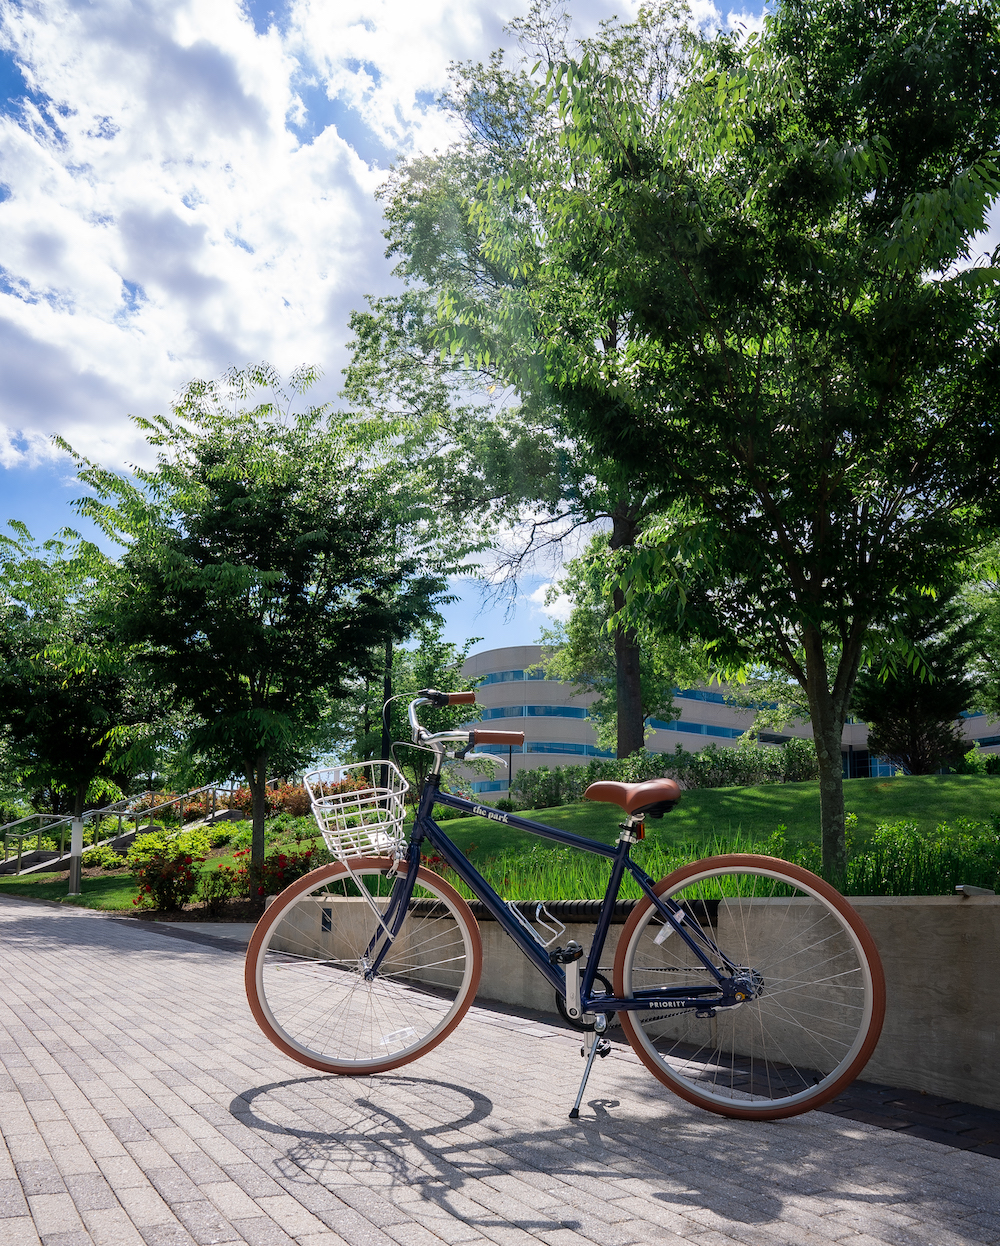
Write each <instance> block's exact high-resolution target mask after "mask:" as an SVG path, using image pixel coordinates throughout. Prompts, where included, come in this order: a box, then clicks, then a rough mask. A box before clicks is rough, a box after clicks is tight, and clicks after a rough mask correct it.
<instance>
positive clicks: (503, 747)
mask: <svg viewBox="0 0 1000 1246" xmlns="http://www.w3.org/2000/svg"><path fill="white" fill-rule="evenodd" d="M476 752H477V753H496V754H497V755H498V756H503V757H506V756H507V754H508V753H523V752H524V747H523V745H520V744H511V745H507V744H477V745H476Z"/></svg>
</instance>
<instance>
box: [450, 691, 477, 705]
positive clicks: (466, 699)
mask: <svg viewBox="0 0 1000 1246" xmlns="http://www.w3.org/2000/svg"><path fill="white" fill-rule="evenodd" d="M475 703H476V694H475V693H474V692H449V693H448V704H449V705H475Z"/></svg>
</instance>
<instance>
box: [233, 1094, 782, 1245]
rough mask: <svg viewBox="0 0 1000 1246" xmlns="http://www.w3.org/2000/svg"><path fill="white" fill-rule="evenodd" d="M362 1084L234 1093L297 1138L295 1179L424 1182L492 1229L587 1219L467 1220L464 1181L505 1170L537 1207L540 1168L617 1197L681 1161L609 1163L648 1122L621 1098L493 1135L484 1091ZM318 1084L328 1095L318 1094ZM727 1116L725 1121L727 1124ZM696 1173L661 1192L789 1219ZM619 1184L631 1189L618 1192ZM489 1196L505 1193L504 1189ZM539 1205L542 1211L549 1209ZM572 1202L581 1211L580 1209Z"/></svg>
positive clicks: (461, 1215) (567, 1190) (287, 1157)
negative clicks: (333, 1097)
mask: <svg viewBox="0 0 1000 1246" xmlns="http://www.w3.org/2000/svg"><path fill="white" fill-rule="evenodd" d="M354 1080H355V1079H352V1081H354ZM358 1080H361V1079H358ZM363 1080H364V1082H365V1083H367V1084H366V1085H365V1086H364V1088H363V1089H361V1088H359V1090H360V1093H358V1094H357V1095H356V1096H348V1097H347V1098H346V1099H338V1100H337V1101H336V1103H335V1104H331V1103H330V1101H329V1096H328V1094H327V1093H326V1090H327V1088H328V1087H329V1086H330V1084H331V1082H333V1083H334V1084H336V1085H343V1079H340V1078H336V1079H331V1078H329V1077H327V1076H324V1075H322V1074H320V1075H316V1076H311V1077H305V1078H292V1079H289V1080H288V1081H284V1082H271V1083H268V1084H266V1085H263V1086H259V1087H256V1088H254V1089H252V1090H247V1091H244V1092H243V1093H242V1094H241V1095H239V1096H237V1097H236V1098H235V1099H233V1101H232V1103H231V1104H230V1109H229V1110H230V1111H231V1112H232V1114H233V1115H234V1116H235V1117H236V1118H237V1119H238V1120H239V1121H240V1122H241V1123H242V1124H244V1125H246V1126H247V1127H248V1128H251V1129H254V1130H256V1131H258V1132H260V1133H263V1134H267V1135H270V1136H271V1137H272V1138H273V1139H274V1140H275V1142H277V1139H278V1138H281V1139H287V1142H288V1143H289V1144H290V1145H288V1146H287V1149H286V1150H285V1152H284V1157H283V1165H282V1166H284V1167H285V1176H286V1177H288V1178H290V1179H292V1180H307V1181H309V1182H310V1183H312V1182H316V1183H318V1184H320V1185H323V1186H326V1187H327V1188H333V1189H335V1190H336V1189H337V1187H338V1186H339V1187H344V1185H345V1183H347V1182H354V1181H358V1180H359V1179H361V1180H362V1181H363V1184H364V1186H365V1188H367V1189H369V1190H380V1191H381V1192H382V1193H383V1194H384V1196H385V1197H387V1198H389V1199H390V1200H391V1198H392V1191H393V1190H398V1189H401V1188H405V1189H407V1190H418V1191H419V1194H420V1198H421V1200H423V1201H425V1202H430V1203H434V1204H436V1205H438V1206H439V1207H440V1208H441V1209H442V1210H443V1211H445V1212H447V1213H448V1214H449V1215H452V1216H455V1217H456V1218H457V1219H461V1220H464V1221H467V1222H468V1223H470V1224H473V1225H477V1226H481V1227H484V1228H485V1227H490V1226H493V1225H496V1226H500V1225H515V1226H517V1227H519V1228H522V1229H525V1230H529V1231H531V1230H539V1229H540V1230H543V1231H552V1230H555V1229H558V1228H568V1229H574V1230H578V1229H580V1227H581V1226H580V1222H579V1221H578V1220H576V1219H573V1218H572V1216H571V1215H570V1218H565V1217H564V1216H561V1215H558V1214H556V1215H554V1216H553V1218H551V1219H542V1218H538V1219H524V1218H516V1217H512V1218H505V1219H500V1220H494V1219H492V1218H491V1217H490V1216H489V1212H488V1209H487V1208H484V1209H483V1210H484V1213H485V1215H484V1218H479V1217H477V1218H475V1219H474V1220H469V1216H468V1210H467V1207H466V1208H465V1209H464V1210H463V1211H462V1212H459V1211H456V1210H454V1209H453V1208H452V1207H451V1206H450V1205H449V1200H450V1198H451V1196H452V1195H453V1194H457V1193H460V1192H465V1193H466V1194H467V1195H468V1197H470V1198H472V1199H473V1201H475V1199H476V1194H475V1192H473V1191H470V1190H468V1189H467V1188H466V1187H469V1186H470V1185H473V1184H474V1183H476V1182H480V1181H484V1180H488V1179H490V1178H496V1177H497V1176H498V1175H499V1174H501V1173H502V1174H505V1175H507V1176H510V1177H513V1178H514V1179H515V1180H518V1179H524V1202H526V1203H528V1204H529V1205H530V1204H531V1200H532V1197H533V1196H534V1195H536V1194H537V1187H536V1185H535V1184H533V1182H537V1178H538V1176H539V1175H545V1176H547V1177H551V1178H552V1179H553V1180H554V1181H558V1179H559V1178H561V1177H566V1178H568V1179H570V1180H571V1181H578V1180H579V1179H580V1178H581V1177H585V1178H589V1179H590V1180H595V1181H600V1182H602V1183H606V1185H607V1187H608V1188H607V1191H606V1193H605V1194H604V1195H603V1197H604V1198H606V1199H608V1200H610V1199H614V1198H616V1197H624V1196H626V1195H627V1194H628V1193H630V1190H629V1189H627V1188H626V1185H625V1183H626V1179H627V1178H630V1177H632V1176H636V1175H638V1176H641V1177H642V1178H643V1179H644V1180H646V1181H654V1182H656V1183H657V1184H661V1185H662V1184H663V1182H664V1180H665V1179H666V1177H667V1175H668V1174H669V1172H670V1170H671V1169H672V1168H674V1167H676V1163H666V1164H664V1170H665V1172H664V1174H663V1175H662V1176H660V1177H659V1178H658V1176H657V1174H654V1173H650V1172H649V1171H648V1162H649V1155H648V1154H646V1155H644V1156H643V1157H642V1158H643V1160H644V1163H643V1164H642V1167H643V1168H644V1169H647V1170H646V1171H641V1172H639V1171H637V1172H635V1173H632V1172H623V1171H620V1170H618V1169H616V1168H613V1167H611V1166H610V1162H609V1160H610V1159H613V1160H615V1161H617V1160H620V1159H621V1158H622V1157H623V1156H624V1155H625V1154H627V1153H628V1151H629V1150H630V1148H631V1146H632V1137H633V1135H635V1133H636V1131H637V1129H643V1128H645V1126H644V1124H643V1123H641V1122H638V1121H636V1120H634V1119H631V1118H628V1119H624V1120H620V1119H618V1118H616V1117H615V1116H613V1115H612V1113H611V1109H614V1108H618V1107H620V1106H621V1101H620V1100H618V1099H611V1098H603V1099H593V1100H590V1101H589V1103H588V1104H587V1105H586V1106H588V1107H590V1108H591V1110H592V1111H593V1112H594V1113H595V1115H594V1117H591V1118H582V1119H580V1120H576V1121H570V1120H568V1119H567V1120H566V1123H565V1124H564V1125H559V1126H557V1127H554V1128H553V1127H551V1126H550V1127H548V1128H545V1127H542V1128H538V1129H531V1128H525V1129H523V1130H514V1131H508V1130H506V1129H504V1128H503V1127H502V1126H498V1125H495V1124H494V1125H490V1126H488V1127H487V1128H488V1130H489V1134H488V1135H487V1134H486V1131H484V1130H483V1129H481V1128H480V1129H475V1127H476V1126H481V1125H482V1124H483V1123H484V1122H487V1121H488V1120H489V1118H490V1117H491V1116H492V1115H493V1113H494V1104H493V1101H492V1100H491V1099H490V1098H489V1097H488V1096H487V1095H485V1094H484V1093H483V1092H482V1091H480V1090H477V1089H473V1088H471V1087H468V1086H462V1085H458V1084H456V1083H452V1082H446V1081H442V1080H439V1079H434V1078H419V1077H404V1076H392V1075H386V1074H381V1075H379V1076H378V1077H377V1078H376V1077H372V1078H365V1079H363ZM310 1090H312V1091H315V1092H319V1093H318V1094H310V1093H309V1091H310ZM331 1109H332V1110H333V1111H335V1112H336V1114H337V1127H336V1128H335V1129H330V1128H329V1126H328V1127H327V1128H317V1127H310V1124H312V1125H314V1126H316V1125H318V1124H319V1122H320V1120H325V1121H326V1122H329V1120H330V1116H331ZM727 1124H728V1122H720V1125H722V1127H725V1126H726V1125H727ZM467 1131H472V1132H471V1133H470V1132H467ZM498 1152H501V1153H502V1155H498ZM609 1152H614V1154H613V1155H609ZM498 1160H499V1161H500V1162H499V1163H498ZM522 1174H523V1177H522ZM691 1176H692V1173H691V1172H690V1170H687V1171H685V1173H684V1177H685V1180H683V1181H682V1182H681V1183H680V1185H679V1186H678V1187H677V1188H676V1189H669V1190H664V1189H661V1190H660V1191H657V1192H655V1193H654V1194H653V1197H654V1198H657V1199H662V1200H663V1201H665V1202H667V1203H674V1202H677V1203H678V1204H682V1203H686V1204H687V1205H691V1204H696V1205H698V1206H701V1207H703V1208H704V1209H705V1210H708V1211H715V1212H717V1213H718V1214H720V1215H725V1216H726V1217H727V1218H728V1219H730V1220H732V1219H736V1220H739V1221H741V1222H744V1223H748V1224H764V1223H769V1222H772V1221H775V1220H778V1219H780V1217H781V1213H782V1207H783V1203H782V1200H781V1198H780V1197H779V1196H778V1195H777V1194H774V1195H770V1194H767V1193H766V1192H765V1191H763V1190H761V1189H760V1188H757V1189H755V1190H754V1191H753V1193H752V1194H751V1193H750V1192H749V1191H747V1192H746V1194H745V1197H744V1198H742V1199H741V1200H740V1201H739V1202H738V1203H737V1204H736V1205H735V1214H734V1201H733V1196H732V1193H731V1192H725V1193H723V1192H721V1191H720V1190H719V1188H718V1182H717V1181H716V1182H712V1181H706V1186H705V1188H704V1189H696V1188H694V1187H693V1186H692V1184H691V1181H690V1177H691ZM618 1182H620V1183H621V1188H620V1190H618V1191H616V1190H615V1188H614V1187H615V1184H616V1183H618ZM555 1192H556V1191H555V1190H550V1191H548V1193H555ZM559 1192H560V1193H562V1194H564V1195H565V1197H566V1198H567V1200H570V1199H573V1198H575V1197H577V1193H578V1192H577V1191H575V1190H574V1188H573V1187H572V1186H569V1185H564V1186H561V1187H559ZM490 1194H491V1196H494V1197H495V1196H496V1190H495V1189H492V1190H491V1191H490ZM539 1210H540V1211H542V1213H543V1215H544V1208H539ZM563 1210H564V1211H565V1212H568V1213H572V1211H573V1210H575V1209H574V1208H572V1207H565V1208H564V1209H563ZM678 1210H680V1206H679V1207H678Z"/></svg>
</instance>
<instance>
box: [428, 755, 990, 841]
mask: <svg viewBox="0 0 1000 1246" xmlns="http://www.w3.org/2000/svg"><path fill="white" fill-rule="evenodd" d="M844 796H845V802H846V805H847V811H848V813H856V814H857V815H858V825H857V829H856V831H855V832H854V839H855V842H856V844H858V845H859V846H860V845H861V844H864V843H867V841H868V840H869V839H870V838H871V836H872V834H873V832H874V830H875V827H876V825H877V823H879V822H882V821H895V820H896V819H899V818H906V819H908V820H909V821H912V822H915V823H916V824H917V827H918V829H919V830H921V831H925V832H929V831H932V830H934V828H935V827H936V826H937V825H938V824H939V823H941V822H954V821H955V819H957V818H973V819H977V820H981V819H986V818H988V817H989V815H990V814H992V813H998V812H1000V776H998V775H989V776H980V775H964V774H949V775H937V774H932V775H902V776H899V777H898V778H894V779H851V780H850V781H849V782H847V783H845V784H844ZM524 816H525V817H529V818H532V819H533V820H535V821H539V822H545V823H547V824H548V825H550V826H554V827H558V828H559V829H560V830H568V831H573V832H575V833H576V834H578V835H587V836H590V837H592V838H594V839H600V840H603V841H604V842H605V843H611V842H612V841H613V840H614V839H615V838H616V836H617V834H618V823H619V822H620V821H621V815H620V813H619V811H618V809H617V808H616V807H615V806H613V805H598V804H591V803H590V802H589V801H586V802H583V803H582V804H578V805H563V806H561V807H560V808H557V809H543V810H535V811H531V812H529V813H526V814H525V815H524ZM779 825H784V826H785V827H786V828H787V831H786V835H787V838H788V840H789V842H790V843H793V844H805V843H810V842H811V843H818V842H819V784H818V783H815V782H812V783H774V784H767V785H764V786H761V787H727V788H711V789H702V790H698V791H691V792H685V793H684V794H683V795H682V797H681V800H680V802H679V804H678V805H677V808H676V809H674V810H673V812H672V813H668V814H667V815H666V816H665V817H664V818H662V819H661V820H660V821H659V822H654V821H650V822H649V823H648V824H647V834H648V835H649V836H650V837H651V838H653V837H655V838H656V839H657V840H658V841H660V842H661V843H664V844H674V843H677V842H693V843H703V842H708V841H710V840H711V839H712V838H713V836H715V835H720V836H726V837H729V836H730V835H734V834H736V833H739V834H741V835H742V836H744V837H746V838H749V839H755V840H766V839H767V838H768V836H769V835H771V833H772V832H773V831H775V830H776V829H777V828H778V826H779ZM442 826H443V829H444V831H445V833H446V834H447V835H448V836H449V837H450V838H451V839H453V840H454V841H455V843H457V844H458V845H459V847H460V848H462V849H463V850H465V851H470V849H471V845H473V844H474V845H475V848H474V849H471V851H472V855H473V856H474V857H476V858H482V857H485V856H492V855H495V854H496V853H499V852H501V851H503V850H504V849H507V850H510V851H517V850H519V849H527V848H529V847H531V846H532V845H534V844H539V845H545V844H548V843H549V842H550V841H547V840H543V839H538V838H536V837H535V836H533V835H529V834H528V833H527V832H526V831H518V830H515V829H514V828H513V827H510V826H504V825H503V824H502V823H500V822H489V821H487V820H486V819H485V818H459V819H455V820H453V821H450V822H445V823H443V824H442ZM553 846H554V845H553Z"/></svg>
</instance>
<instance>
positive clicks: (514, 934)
mask: <svg viewBox="0 0 1000 1246" xmlns="http://www.w3.org/2000/svg"><path fill="white" fill-rule="evenodd" d="M418 826H419V830H420V833H421V834H420V836H419V838H423V837H426V838H427V839H429V840H430V842H431V843H432V844H433V845H434V847H435V848H437V850H438V851H439V852H440V853H441V855H442V856H443V857H444V859H445V860H446V861H447V862H448V864H449V865H450V866H451V868H452V869H453V870H454V871H455V873H456V874H457V875H458V876H459V878H460V879H461V880H462V882H463V883H465V885H466V886H467V887H468V888H469V890H470V891H471V892H472V894H473V895H474V896H478V898H479V899H480V900H481V901H482V902H483V904H484V905H485V906H486V908H487V910H488V911H489V912H490V913H491V914H492V916H493V917H494V918H495V920H496V921H498V922H499V923H500V925H501V926H502V927H503V929H504V930H505V931H506V932H507V934H508V935H510V937H511V938H512V939H513V940H514V942H515V943H516V944H517V946H518V947H519V948H520V949H521V951H522V952H523V953H524V954H525V956H527V958H528V960H530V961H531V963H532V964H533V965H534V966H535V968H536V969H537V970H538V972H539V973H540V974H541V975H542V976H543V977H544V978H546V979H547V980H548V981H549V982H550V983H551V984H552V986H553V987H554V989H555V990H557V991H558V992H559V993H560V994H561V995H565V994H566V974H565V971H564V970H563V969H561V968H560V966H559V965H553V964H552V962H551V961H550V960H549V958H548V954H547V953H546V951H545V949H544V948H543V947H542V946H541V945H540V944H538V943H536V942H535V940H534V939H532V937H531V936H530V935H529V934H528V933H527V932H526V931H525V930H524V929H523V928H522V927H521V924H520V922H517V921H515V920H514V918H513V917H511V915H510V910H509V909H508V908H507V905H506V904H505V903H504V901H503V898H502V897H501V896H500V895H498V894H497V892H495V891H494V890H493V888H492V887H491V886H490V885H489V883H488V882H487V881H486V879H485V878H483V876H482V874H480V872H479V871H478V870H477V869H476V867H475V866H474V865H473V864H472V862H471V861H470V860H469V859H468V857H466V855H465V854H464V853H463V852H462V851H461V849H460V848H459V847H458V846H457V845H456V844H453V843H452V841H451V840H450V839H449V838H448V836H447V835H446V834H445V833H444V831H442V830H441V828H440V827H439V826H438V824H437V823H436V822H435V821H434V819H433V818H432V817H430V815H429V814H428V815H424V816H423V817H420V818H419V819H418ZM414 846H416V847H417V850H418V851H419V839H418V843H417V845H413V844H411V850H412V848H413V847H414Z"/></svg>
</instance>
